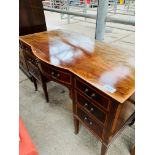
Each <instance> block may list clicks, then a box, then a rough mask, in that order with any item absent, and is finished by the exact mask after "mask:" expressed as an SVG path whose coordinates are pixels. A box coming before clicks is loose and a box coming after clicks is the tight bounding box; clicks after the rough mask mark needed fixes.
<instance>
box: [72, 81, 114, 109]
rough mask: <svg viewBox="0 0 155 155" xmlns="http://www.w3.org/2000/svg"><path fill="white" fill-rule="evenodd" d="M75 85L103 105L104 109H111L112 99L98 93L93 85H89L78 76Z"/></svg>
mask: <svg viewBox="0 0 155 155" xmlns="http://www.w3.org/2000/svg"><path fill="white" fill-rule="evenodd" d="M75 87H76V88H77V89H78V90H79V91H81V92H82V93H83V94H84V95H85V96H86V97H88V98H89V99H91V100H92V101H93V102H95V103H97V104H98V105H100V106H101V108H103V109H104V110H107V111H109V110H110V106H111V105H110V100H109V99H108V98H106V97H105V96H102V95H100V94H99V93H97V92H96V91H95V90H94V89H93V88H92V87H90V86H88V85H87V84H85V83H83V82H82V80H79V79H77V78H76V80H75Z"/></svg>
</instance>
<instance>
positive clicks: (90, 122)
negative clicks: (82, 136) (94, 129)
mask: <svg viewBox="0 0 155 155" xmlns="http://www.w3.org/2000/svg"><path fill="white" fill-rule="evenodd" d="M84 121H87V123H88V124H89V125H93V122H92V121H89V120H88V118H87V117H85V118H84Z"/></svg>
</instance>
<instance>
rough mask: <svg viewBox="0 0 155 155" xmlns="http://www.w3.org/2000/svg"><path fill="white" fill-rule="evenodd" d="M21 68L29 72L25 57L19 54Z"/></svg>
mask: <svg viewBox="0 0 155 155" xmlns="http://www.w3.org/2000/svg"><path fill="white" fill-rule="evenodd" d="M19 66H20V67H21V68H22V69H24V70H25V71H27V72H28V68H27V65H26V63H25V59H24V57H23V56H22V53H21V52H20V53H19Z"/></svg>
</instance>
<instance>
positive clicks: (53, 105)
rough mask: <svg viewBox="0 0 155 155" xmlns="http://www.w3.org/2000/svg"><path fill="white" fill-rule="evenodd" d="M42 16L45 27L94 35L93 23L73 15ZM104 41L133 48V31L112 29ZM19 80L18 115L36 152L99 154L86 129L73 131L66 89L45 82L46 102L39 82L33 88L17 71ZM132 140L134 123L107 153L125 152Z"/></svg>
mask: <svg viewBox="0 0 155 155" xmlns="http://www.w3.org/2000/svg"><path fill="white" fill-rule="evenodd" d="M45 17H46V23H47V28H48V30H51V29H55V28H59V27H61V28H65V29H68V30H72V31H79V32H80V33H83V34H84V35H86V36H89V37H90V38H92V39H93V38H94V34H95V24H94V23H86V22H84V21H79V19H78V18H76V19H72V20H71V23H70V24H67V20H61V19H60V15H59V14H56V13H50V12H45ZM80 20H81V19H80ZM112 26H116V24H113V25H112ZM117 26H119V25H118V24H117ZM124 27H126V26H124ZM128 28H130V29H133V27H128ZM104 42H108V43H110V44H112V45H114V46H118V47H121V48H124V49H126V50H134V32H130V31H124V30H119V29H114V28H112V29H110V31H109V32H108V33H106V34H105V40H104ZM19 82H20V84H19V89H20V98H19V99H20V106H19V111H20V116H21V117H22V118H23V121H24V123H25V126H26V127H27V129H28V131H29V134H30V136H31V138H32V140H33V142H34V144H35V145H36V147H37V150H38V151H39V154H40V155H100V150H101V143H100V141H99V140H98V139H97V138H96V137H94V136H93V135H92V134H91V133H90V132H89V131H88V130H86V129H85V128H84V127H83V126H81V127H80V132H79V134H78V135H75V134H74V125H73V119H72V118H73V116H72V102H71V100H70V98H69V95H68V93H69V92H68V89H67V88H65V87H64V86H61V85H59V84H57V83H54V82H49V83H48V93H49V98H50V102H49V103H46V101H45V99H44V94H43V91H42V88H41V87H40V85H39V90H38V91H34V86H33V84H32V83H31V82H30V81H29V80H28V79H27V77H26V76H25V75H24V74H23V73H22V72H21V71H20V72H19ZM133 143H134V126H132V127H127V128H126V129H125V130H124V131H123V133H122V135H121V136H120V137H119V138H118V139H116V140H115V141H114V143H113V144H112V145H111V146H110V148H109V150H108V152H107V155H129V154H130V153H129V150H130V148H131V146H132V144H133Z"/></svg>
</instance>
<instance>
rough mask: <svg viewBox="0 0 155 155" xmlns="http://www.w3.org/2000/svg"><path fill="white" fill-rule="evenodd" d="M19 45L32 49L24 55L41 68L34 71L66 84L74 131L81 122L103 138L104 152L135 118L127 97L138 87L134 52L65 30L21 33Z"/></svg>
mask: <svg viewBox="0 0 155 155" xmlns="http://www.w3.org/2000/svg"><path fill="white" fill-rule="evenodd" d="M20 49H22V51H25V53H28V55H29V56H30V55H31V56H30V57H27V56H26V62H25V63H26V64H31V65H28V70H31V67H33V66H34V68H35V67H36V66H37V68H38V69H39V72H38V74H34V73H36V72H35V71H34V69H33V72H31V73H32V75H33V74H34V76H35V75H37V76H38V77H40V76H42V77H43V78H41V79H42V80H41V81H44V79H46V80H47V81H50V80H53V81H56V82H58V83H60V84H62V85H65V86H66V87H68V89H69V91H70V97H71V99H72V101H73V118H74V126H75V134H77V133H78V132H79V122H80V123H81V124H83V125H84V126H85V127H86V128H87V129H88V130H89V131H90V132H91V133H92V134H94V135H95V136H96V137H98V138H99V139H100V140H101V142H102V148H101V155H105V154H106V151H107V148H108V147H109V145H110V144H111V142H112V141H113V139H114V138H115V137H116V136H117V135H118V134H119V133H121V131H122V129H123V128H124V127H125V126H126V125H128V124H129V123H131V121H132V119H133V113H134V105H133V104H132V103H131V102H130V101H128V99H129V98H130V96H132V95H133V94H134V89H135V87H134V82H135V75H134V74H135V73H134V72H135V69H134V68H135V67H134V52H132V51H126V50H121V49H118V48H114V47H111V46H110V45H108V44H105V43H103V42H99V41H92V40H90V39H89V38H87V37H84V36H83V35H80V34H78V33H72V32H68V31H64V30H55V31H49V32H48V31H46V32H40V33H35V34H30V35H25V36H21V37H20ZM24 55H25V54H24ZM38 79H39V78H38Z"/></svg>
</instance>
